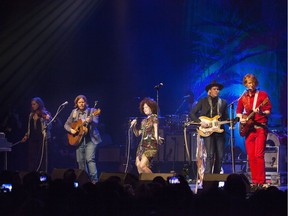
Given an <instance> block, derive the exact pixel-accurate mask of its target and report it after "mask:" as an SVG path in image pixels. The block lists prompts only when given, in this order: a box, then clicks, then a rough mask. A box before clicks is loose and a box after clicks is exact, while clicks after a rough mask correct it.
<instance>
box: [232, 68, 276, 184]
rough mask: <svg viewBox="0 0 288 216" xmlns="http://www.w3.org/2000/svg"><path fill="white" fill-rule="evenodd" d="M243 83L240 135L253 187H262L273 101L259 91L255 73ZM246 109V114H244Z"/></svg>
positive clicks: (238, 113)
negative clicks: (243, 137) (242, 137)
mask: <svg viewBox="0 0 288 216" xmlns="http://www.w3.org/2000/svg"><path fill="white" fill-rule="evenodd" d="M243 85H244V86H245V87H247V92H246V93H244V94H243V96H242V97H241V98H240V99H239V101H238V105H237V109H236V113H237V117H239V118H240V135H241V136H245V145H246V151H247V155H248V162H249V166H250V171H251V178H252V185H251V188H252V189H256V188H262V187H263V184H264V183H265V160H264V153H265V142H266V138H267V133H268V131H267V122H268V115H269V114H270V112H271V108H272V106H271V103H270V100H269V98H268V95H267V93H266V92H264V91H258V90H257V89H256V87H257V86H258V80H257V78H256V76H254V75H253V74H246V75H245V76H244V78H243ZM244 110H245V114H243V112H244ZM247 115H248V116H247Z"/></svg>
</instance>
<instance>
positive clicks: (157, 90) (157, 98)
mask: <svg viewBox="0 0 288 216" xmlns="http://www.w3.org/2000/svg"><path fill="white" fill-rule="evenodd" d="M162 85H163V84H162ZM162 85H160V84H159V85H157V86H155V87H154V88H155V89H156V104H157V120H158V124H157V133H158V136H157V137H156V143H157V149H158V153H157V155H158V172H159V173H160V164H159V163H160V150H159V124H160V121H159V89H160V87H161V86H162Z"/></svg>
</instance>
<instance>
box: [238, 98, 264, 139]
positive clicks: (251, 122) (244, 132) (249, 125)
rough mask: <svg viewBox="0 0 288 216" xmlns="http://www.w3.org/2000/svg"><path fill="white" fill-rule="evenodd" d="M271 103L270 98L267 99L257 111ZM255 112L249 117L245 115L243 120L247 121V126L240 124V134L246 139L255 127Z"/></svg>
mask: <svg viewBox="0 0 288 216" xmlns="http://www.w3.org/2000/svg"><path fill="white" fill-rule="evenodd" d="M268 101H269V98H268V97H267V98H265V99H264V100H263V102H262V103H261V104H260V105H259V106H258V107H257V108H256V109H258V108H259V109H260V108H261V107H262V106H263V105H265V104H267V103H268ZM254 114H255V112H254V111H253V112H251V113H250V114H249V115H246V114H243V116H242V118H244V119H247V122H246V123H245V124H241V123H240V127H239V129H240V130H239V132H240V136H242V137H244V136H247V135H248V133H249V132H250V131H251V130H252V129H253V127H254V120H253V118H252V117H253V116H254Z"/></svg>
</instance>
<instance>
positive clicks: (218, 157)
mask: <svg viewBox="0 0 288 216" xmlns="http://www.w3.org/2000/svg"><path fill="white" fill-rule="evenodd" d="M223 87H224V86H223V85H222V84H219V83H217V82H216V81H212V82H211V83H210V84H209V85H207V86H206V87H205V90H206V91H207V92H208V96H207V97H205V98H202V99H200V100H199V102H198V103H197V104H196V106H195V107H194V108H193V109H192V110H191V113H190V116H191V119H192V121H194V122H199V123H200V124H201V127H202V128H204V129H205V128H209V127H210V126H209V124H207V122H202V121H201V120H200V119H199V118H198V117H199V116H200V117H207V118H213V117H215V116H217V115H219V116H220V118H219V119H218V120H219V121H223V120H227V119H228V110H227V102H226V100H224V99H221V98H220V97H219V96H218V95H219V91H220V90H221V89H223ZM221 129H224V127H223V125H221ZM202 138H203V142H204V146H205V149H206V153H207V158H206V166H205V172H204V173H220V172H221V166H222V160H223V154H224V145H225V132H222V133H218V132H213V133H212V134H211V135H209V136H207V137H202ZM213 167H214V168H213Z"/></svg>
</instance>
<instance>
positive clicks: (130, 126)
mask: <svg viewBox="0 0 288 216" xmlns="http://www.w3.org/2000/svg"><path fill="white" fill-rule="evenodd" d="M134 120H135V121H136V123H137V120H138V118H137V117H136V118H135V119H133V120H132V121H134ZM132 121H131V122H132ZM131 122H130V124H131ZM132 126H133V125H132V124H131V125H130V128H129V129H131V128H132Z"/></svg>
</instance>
